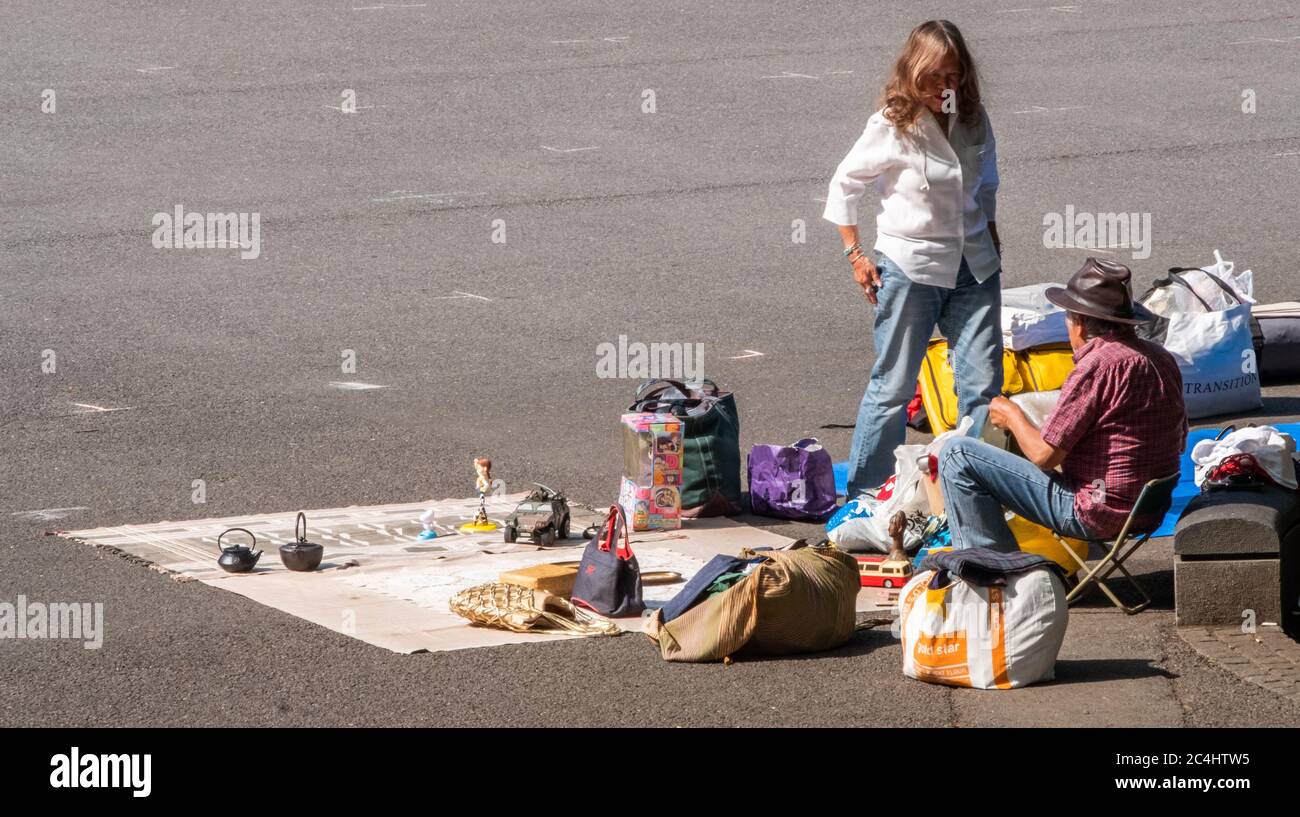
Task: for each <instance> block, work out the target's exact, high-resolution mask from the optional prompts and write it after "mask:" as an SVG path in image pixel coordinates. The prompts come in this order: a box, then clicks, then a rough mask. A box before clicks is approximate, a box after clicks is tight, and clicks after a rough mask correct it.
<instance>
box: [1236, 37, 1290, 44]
mask: <svg viewBox="0 0 1300 817" xmlns="http://www.w3.org/2000/svg"><path fill="white" fill-rule="evenodd" d="M1296 40H1300V37H1286V38H1284V39H1280V40H1279V39H1278V38H1276V37H1254V38H1252V39H1249V40H1236V41H1235V42H1230V43H1228V45H1254V44H1256V43H1290V42H1295V41H1296Z"/></svg>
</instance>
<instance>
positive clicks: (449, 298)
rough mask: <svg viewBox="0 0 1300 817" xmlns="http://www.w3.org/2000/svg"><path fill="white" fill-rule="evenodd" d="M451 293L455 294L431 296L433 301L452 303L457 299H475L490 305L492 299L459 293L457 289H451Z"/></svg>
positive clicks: (469, 293) (470, 293)
mask: <svg viewBox="0 0 1300 817" xmlns="http://www.w3.org/2000/svg"><path fill="white" fill-rule="evenodd" d="M452 292H453V293H455V294H453V295H434V296H433V300H435V301H454V300H456V299H457V298H477V299H478V300H480V301H487V302H488V303H492V299H491V298H485V297H483V296H482V295H475V294H474V293H472V292H461V291H460V290H458V289H453V290H452Z"/></svg>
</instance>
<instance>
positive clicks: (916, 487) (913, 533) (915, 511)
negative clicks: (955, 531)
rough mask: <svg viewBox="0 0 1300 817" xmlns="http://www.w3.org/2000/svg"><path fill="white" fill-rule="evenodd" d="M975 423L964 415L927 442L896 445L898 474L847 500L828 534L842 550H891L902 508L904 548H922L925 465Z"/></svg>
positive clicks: (925, 508)
mask: <svg viewBox="0 0 1300 817" xmlns="http://www.w3.org/2000/svg"><path fill="white" fill-rule="evenodd" d="M972 425H974V421H973V420H972V419H971V418H970V417H963V418H961V422H960V423H958V424H957V427H956V428H954V429H952V430H951V431H945V432H944V433H942V434H940V435H939V436H938V437H935V438H934V439H933V440H931V441H930V442H929V443H928V444H927V445H900V446H898V447H897V448H895V449H894V475H893V476H892V477H890V478H889V479H887V480H885V484H884V485H881V486H880V487H879V488H877V489H876V490H874V491H872V492H871V493H869V494H864V495H863V496H860V497H855V498H853V499H851V500H849V501H848V502H847V503H845V505H844V507H843V508H840V510H839V511H837V512H836V514H835V515H834V516H832V517H831V518H830V520H829V521H828V522H827V523H826V536H827V537H828V538H829V539H830V540H831V541H832V542H834V543H835V546H836V547H838V548H839V549H840V550H845V551H849V552H851V553H852V552H863V551H875V552H878V553H888V552H889V547H890V544H891V542H892V540H891V539H890V536H889V520H890V519H891V518H893V516H894V514H896V513H898V512H899V511H902V512H903V513H904V514H906V515H907V530H906V531H904V533H903V547H904V548H905V549H907V550H908V551H909V552H911V551H914V550H915V549H916V548H918V547H920V545H921V531H922V530H923V529H924V528H925V520H926V519H927V518H928V517H929V515H930V502H929V500H928V499H926V496H925V489H924V487H923V486H922V485H921V479H922V478H923V476H924V472H923V471H922V468H924V467H926V466H925V463H926V461H927V460H928V458H929V456H930V455H931V454H934V455H935V456H938V454H939V449H940V448H942V447H943V444H944V443H945V442H947V441H948V439H949V438H950V437H955V436H964V435H965V434H966V433H967V432H968V431H970V428H971V426H972Z"/></svg>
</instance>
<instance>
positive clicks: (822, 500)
mask: <svg viewBox="0 0 1300 817" xmlns="http://www.w3.org/2000/svg"><path fill="white" fill-rule="evenodd" d="M749 502H750V505H751V507H752V508H753V510H754V513H756V514H759V515H761V516H774V517H777V518H778V519H800V520H810V521H817V522H820V521H823V520H825V519H826V517H827V516H829V515H830V514H831V512H832V511H834V510H835V472H834V466H833V464H832V462H831V455H830V452H828V451H827V450H826V449H825V448H823V447H822V445H821V443H819V442H817V439H816V438H815V437H805V438H804V439H802V440H800V441H799V442H797V443H795V444H794V445H756V446H754V447H753V448H751V449H750V450H749Z"/></svg>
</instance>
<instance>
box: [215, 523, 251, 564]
mask: <svg viewBox="0 0 1300 817" xmlns="http://www.w3.org/2000/svg"><path fill="white" fill-rule="evenodd" d="M235 531H239V532H241V533H246V534H248V538H249V539H252V540H253V547H248V546H247V545H225V546H223V545H222V544H221V540H222V538H223V537H225V535H226V534H227V533H234V532H235ZM217 547H219V548H221V556H220V558H218V559H217V564H218V565H220V566H221V569H222V570H224V571H226V572H227V573H247V572H248V571H250V570H252V569H253V568H254V567H255V566H256V565H257V560H258V559H260V558H262V551H260V550H253V548H255V547H257V537H256V536H254V535H253V533H252V531H249V530H245V529H244V528H230V529H229V530H225V531H222V533H221V536H218V537H217Z"/></svg>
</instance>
